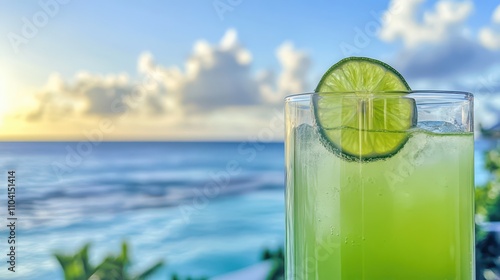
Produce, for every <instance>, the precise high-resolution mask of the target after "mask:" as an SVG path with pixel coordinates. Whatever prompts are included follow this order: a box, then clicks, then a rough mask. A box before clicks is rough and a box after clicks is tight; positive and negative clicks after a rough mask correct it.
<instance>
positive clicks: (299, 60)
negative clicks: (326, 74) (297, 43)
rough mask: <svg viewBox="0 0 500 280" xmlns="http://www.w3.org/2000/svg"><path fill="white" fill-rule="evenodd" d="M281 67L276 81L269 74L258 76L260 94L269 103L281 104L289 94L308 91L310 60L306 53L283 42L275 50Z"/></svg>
mask: <svg viewBox="0 0 500 280" xmlns="http://www.w3.org/2000/svg"><path fill="white" fill-rule="evenodd" d="M276 56H277V57H278V60H279V62H280V65H281V74H280V75H279V77H278V80H277V86H276V87H273V85H274V84H275V83H276V81H275V76H274V74H273V73H271V72H262V73H261V74H260V76H259V81H260V86H261V92H262V95H263V97H264V98H265V100H267V101H268V102H270V103H279V102H283V98H284V97H285V96H287V95H290V94H296V93H302V92H304V91H306V90H307V89H308V83H307V78H308V77H307V76H308V72H309V69H310V66H311V60H310V58H309V56H308V54H307V53H305V52H303V51H299V50H297V49H295V47H294V46H293V44H292V43H291V42H285V43H283V44H282V45H281V46H279V47H278V49H277V50H276Z"/></svg>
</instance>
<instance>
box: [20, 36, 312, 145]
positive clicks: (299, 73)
mask: <svg viewBox="0 0 500 280" xmlns="http://www.w3.org/2000/svg"><path fill="white" fill-rule="evenodd" d="M276 58H277V60H278V62H279V64H280V66H281V69H280V70H279V72H277V73H278V74H275V72H274V71H272V70H270V69H260V70H259V69H257V70H254V69H252V55H251V53H250V51H249V50H248V49H246V48H245V47H244V46H243V45H242V44H241V43H240V42H239V40H238V36H237V33H236V31H235V30H232V29H231V30H228V31H227V32H226V33H225V34H224V36H223V37H222V39H221V40H220V42H218V43H216V44H211V43H209V42H206V41H203V40H200V41H197V42H195V43H194V46H193V49H192V52H191V53H190V55H189V56H188V58H187V59H186V61H185V63H184V65H180V66H176V65H174V66H163V65H162V64H160V63H159V62H157V61H156V60H155V58H154V56H153V54H151V53H150V52H144V53H142V54H140V55H139V57H138V60H137V74H138V75H137V76H135V77H134V76H133V77H130V76H129V75H127V74H110V75H108V76H100V75H95V74H91V73H85V72H81V73H79V74H77V75H75V77H74V78H72V79H67V80H65V79H63V78H61V76H59V75H54V77H53V78H51V79H50V80H49V82H48V83H47V85H45V86H44V87H43V89H41V90H40V91H39V92H38V95H39V99H38V100H37V106H36V108H35V109H34V110H32V111H31V112H29V114H28V115H27V116H25V117H26V119H27V120H30V121H39V120H47V119H50V120H56V119H65V120H66V121H82V120H86V119H88V117H101V116H109V117H113V116H117V117H119V116H121V114H122V113H123V111H124V110H127V113H133V114H134V117H133V118H130V119H127V121H126V123H127V125H128V126H129V127H131V126H140V127H138V130H137V131H143V130H144V129H146V128H145V124H146V123H147V127H155V125H160V124H161V127H162V129H161V131H168V132H169V133H172V131H176V132H177V134H176V135H195V134H196V135H197V136H196V137H199V136H198V134H199V133H210V132H213V133H215V134H217V133H218V134H223V133H226V134H227V135H241V134H244V133H245V131H254V132H255V131H258V130H259V127H262V125H266V123H268V122H269V119H270V118H271V116H270V115H269V114H270V112H273V113H274V111H276V110H278V111H279V110H280V109H279V108H280V107H281V106H282V104H283V98H284V97H285V96H286V95H288V94H291V93H300V92H304V91H306V90H308V89H307V77H308V70H309V67H310V58H309V56H308V55H307V54H306V53H305V52H303V51H300V50H297V49H296V48H295V47H294V46H293V44H292V43H290V42H285V43H283V44H282V45H280V46H278V48H277V50H276ZM152 114H154V115H155V116H154V117H152V116H151V115H152ZM187 128H189V131H186V129H187ZM128 129H129V130H128V131H130V128H128ZM148 129H150V128H148ZM228 131H230V132H228ZM279 132H280V135H281V132H282V130H279ZM152 133H157V134H158V133H161V132H160V131H159V130H158V129H156V130H155V131H154V132H152ZM165 133H166V132H165ZM193 137H194V136H193ZM277 137H278V136H277Z"/></svg>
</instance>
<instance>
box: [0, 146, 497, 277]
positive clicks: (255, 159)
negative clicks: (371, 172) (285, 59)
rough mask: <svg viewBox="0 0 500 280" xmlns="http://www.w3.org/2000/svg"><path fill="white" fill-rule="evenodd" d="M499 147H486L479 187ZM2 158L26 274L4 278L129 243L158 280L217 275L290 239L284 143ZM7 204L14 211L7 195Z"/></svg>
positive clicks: (41, 273) (70, 150) (21, 150)
mask: <svg viewBox="0 0 500 280" xmlns="http://www.w3.org/2000/svg"><path fill="white" fill-rule="evenodd" d="M492 145H493V144H492V143H491V142H487V141H478V142H477V143H476V150H477V151H476V182H478V183H482V182H483V181H486V180H487V179H488V176H487V174H486V173H485V172H484V169H483V168H482V165H481V164H482V161H481V158H482V151H483V150H485V149H487V148H489V147H491V146H492ZM85 148H87V150H85ZM78 151H80V152H78ZM0 155H1V157H2V161H1V162H0V172H1V173H4V174H5V181H6V180H7V178H6V177H7V175H6V173H7V170H9V169H15V170H16V176H17V185H18V188H17V203H18V213H17V217H18V219H19V228H18V233H17V235H18V236H17V243H18V247H17V252H16V253H17V255H18V264H17V265H18V267H17V268H18V270H17V272H16V273H15V274H14V273H11V272H8V271H7V269H6V268H5V269H1V270H0V279H42V280H43V279H62V274H61V272H60V269H59V267H58V264H57V262H56V261H55V259H54V258H53V257H52V252H56V251H57V252H74V251H75V250H76V249H77V248H79V247H80V246H81V245H82V244H84V243H85V242H92V248H91V256H92V258H93V260H94V261H97V260H100V259H102V258H103V257H104V256H105V255H106V254H107V253H109V252H118V250H119V245H120V243H121V241H122V240H128V241H129V243H130V244H131V255H132V257H133V259H134V263H135V264H136V266H134V267H133V268H132V269H133V270H134V271H139V270H141V269H142V268H144V267H147V266H148V264H152V263H154V262H155V261H157V260H160V259H163V260H165V261H166V262H167V263H168V265H167V266H166V268H165V269H163V270H162V271H161V272H160V273H159V274H158V275H156V276H155V277H154V279H166V276H167V275H170V274H171V273H172V272H174V271H175V272H178V273H179V274H181V275H192V276H202V275H205V276H214V275H219V274H223V273H226V272H230V271H233V270H236V269H240V268H243V267H245V266H248V265H252V264H255V263H257V262H259V253H260V251H261V250H262V248H264V247H277V246H279V245H281V244H282V242H283V239H284V194H283V191H284V190H283V177H284V174H283V164H284V163H283V162H284V160H283V144H282V143H271V144H269V143H267V144H263V143H247V142H243V143H233V142H231V143H225V142H224V143H201V142H199V143H161V142H134V143H123V142H109V143H101V144H99V145H97V146H92V147H91V148H88V146H85V145H84V144H79V143H78V142H70V143H65V142H57V143H1V144H0ZM229 172H231V174H230V175H227V174H229ZM1 173H0V174H1ZM214 174H215V175H214ZM223 174H224V175H223ZM226 175H227V176H226ZM0 178H1V177H0ZM5 185H6V182H5ZM0 197H1V199H0V207H2V206H1V205H4V206H5V205H6V189H5V188H1V189H0ZM0 213H1V215H0V219H2V220H4V221H5V219H6V216H5V211H0ZM1 234H2V236H6V235H7V233H6V232H5V230H4V229H3V228H2V232H1ZM4 240H5V239H4ZM2 252H5V253H7V243H6V242H2V241H0V254H1V255H3V254H4V253H2ZM4 267H5V266H4Z"/></svg>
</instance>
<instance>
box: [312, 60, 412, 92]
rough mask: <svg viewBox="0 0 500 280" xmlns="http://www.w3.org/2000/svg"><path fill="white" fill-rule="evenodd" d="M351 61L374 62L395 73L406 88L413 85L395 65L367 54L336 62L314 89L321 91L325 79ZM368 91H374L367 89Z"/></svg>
mask: <svg viewBox="0 0 500 280" xmlns="http://www.w3.org/2000/svg"><path fill="white" fill-rule="evenodd" d="M351 61H354V62H367V63H372V64H374V65H378V66H380V67H382V68H385V69H386V70H387V71H389V72H391V73H392V74H394V75H395V76H396V77H397V78H398V79H399V81H400V82H402V84H403V85H404V87H405V88H406V90H408V91H411V87H410V85H408V82H406V80H405V78H404V77H403V75H401V73H399V71H398V70H396V69H395V68H394V67H392V66H390V65H389V64H387V63H385V62H383V61H380V60H378V59H374V58H370V57H365V56H351V57H346V58H343V59H341V60H339V61H338V62H337V63H335V64H333V65H332V66H330V68H328V70H326V72H325V73H324V74H323V76H322V77H321V79H320V80H319V82H318V85H317V86H316V88H315V89H314V92H320V91H319V88H320V86H321V85H322V84H323V83H324V81H325V79H328V78H329V77H330V73H331V72H333V71H335V70H336V69H338V68H340V67H342V65H344V64H346V63H349V62H351ZM366 92H372V91H366ZM374 92H376V91H374Z"/></svg>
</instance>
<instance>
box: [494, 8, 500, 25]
mask: <svg viewBox="0 0 500 280" xmlns="http://www.w3.org/2000/svg"><path fill="white" fill-rule="evenodd" d="M492 20H493V22H494V23H500V5H498V6H497V8H496V9H495V11H494V12H493V17H492Z"/></svg>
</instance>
